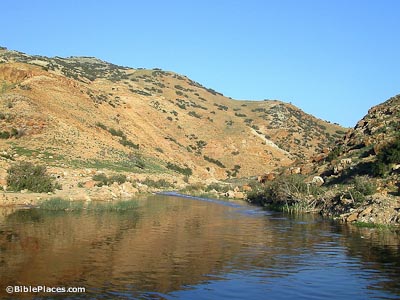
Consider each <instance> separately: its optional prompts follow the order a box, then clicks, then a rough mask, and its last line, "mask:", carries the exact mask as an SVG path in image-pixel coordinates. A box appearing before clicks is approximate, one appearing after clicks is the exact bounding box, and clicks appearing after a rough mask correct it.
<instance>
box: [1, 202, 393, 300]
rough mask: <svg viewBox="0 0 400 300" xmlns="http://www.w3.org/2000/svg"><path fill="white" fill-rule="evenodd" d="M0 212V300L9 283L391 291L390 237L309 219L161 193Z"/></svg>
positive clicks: (236, 293)
mask: <svg viewBox="0 0 400 300" xmlns="http://www.w3.org/2000/svg"><path fill="white" fill-rule="evenodd" d="M1 213H2V215H1V216H2V217H1V218H0V282H1V287H0V288H1V290H0V296H3V297H5V296H6V294H5V292H4V288H3V286H7V285H15V284H24V285H27V284H29V285H47V286H85V287H86V288H87V289H88V290H89V292H90V293H91V294H92V295H93V293H94V294H96V298H98V299H101V298H104V299H109V298H116V297H120V298H128V299H129V298H131V299H133V298H141V299H143V298H146V299H164V298H165V299H170V298H171V297H177V298H182V299H184V298H193V297H195V298H202V297H203V298H207V297H208V298H210V296H211V297H212V298H213V299H225V298H226V297H230V298H231V299H232V298H237V299H240V298H243V297H245V298H246V297H247V298H249V297H250V298H255V297H260V296H262V295H264V296H265V293H266V292H268V293H269V295H273V296H274V297H272V298H276V299H277V298H290V293H291V292H293V293H294V292H296V297H297V298H302V296H303V297H304V298H307V297H308V296H310V295H314V297H316V298H323V297H329V296H330V295H332V293H333V294H334V295H338V293H339V294H340V293H343V296H351V297H353V298H352V299H361V298H359V297H358V296H360V295H361V296H362V297H363V298H366V297H365V296H366V295H367V298H368V295H370V294H369V293H371V291H377V293H378V294H376V295H378V296H382V295H384V296H386V297H388V296H390V295H400V284H399V277H400V274H399V261H400V257H399V256H400V255H399V252H400V250H399V236H398V233H396V232H391V233H390V232H387V231H379V230H371V229H359V228H355V227H349V226H346V225H340V224H337V223H334V222H329V221H324V220H321V219H320V218H319V217H317V216H314V215H303V216H299V217H289V216H285V215H282V214H276V213H268V212H263V211H262V210H260V209H258V208H252V207H248V206H247V207H246V206H238V205H232V204H230V205H221V203H213V202H210V201H208V202H205V201H193V200H191V199H182V198H177V197H167V196H154V197H150V198H149V199H148V200H146V201H143V202H141V206H140V208H139V209H138V210H137V211H131V212H128V213H122V214H121V213H112V212H111V213H110V212H108V213H93V212H86V211H83V212H76V213H74V212H69V213H65V212H58V213H49V212H42V211H38V210H29V211H5V210H2V211H1ZM285 286H286V288H285ZM239 287H240V288H239ZM390 292H391V293H392V294H390ZM275 293H276V294H275ZM381 293H383V294H381ZM19 296H21V295H19ZM24 296H32V295H24ZM45 296H46V295H45ZM52 297H54V295H53V296H52ZM70 297H72V298H74V297H75V298H76V299H78V298H85V297H87V298H92V296H90V294H81V295H79V294H76V295H72V296H70ZM72 298H71V299H72Z"/></svg>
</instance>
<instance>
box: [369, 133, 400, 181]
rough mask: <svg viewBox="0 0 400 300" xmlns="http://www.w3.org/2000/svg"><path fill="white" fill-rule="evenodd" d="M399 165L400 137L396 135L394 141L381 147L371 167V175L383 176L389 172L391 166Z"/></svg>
mask: <svg viewBox="0 0 400 300" xmlns="http://www.w3.org/2000/svg"><path fill="white" fill-rule="evenodd" d="M398 163H400V135H399V134H398V135H397V136H396V138H395V140H394V141H393V142H391V143H389V144H387V145H386V146H385V147H383V148H382V149H381V150H380V152H379V153H378V155H377V156H376V161H375V163H374V164H373V165H372V174H373V175H374V176H385V175H386V173H387V172H389V171H390V169H391V167H390V165H391V164H398Z"/></svg>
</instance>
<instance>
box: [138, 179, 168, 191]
mask: <svg viewBox="0 0 400 300" xmlns="http://www.w3.org/2000/svg"><path fill="white" fill-rule="evenodd" d="M141 183H142V184H145V185H147V186H150V187H155V188H157V189H160V188H169V187H171V186H172V184H170V183H169V182H168V181H166V180H165V179H159V180H153V179H149V178H146V179H145V180H144V181H142V182H141Z"/></svg>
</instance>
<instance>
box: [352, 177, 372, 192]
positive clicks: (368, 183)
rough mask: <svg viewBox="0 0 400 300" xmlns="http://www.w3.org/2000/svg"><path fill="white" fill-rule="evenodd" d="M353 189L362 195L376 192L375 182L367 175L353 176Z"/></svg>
mask: <svg viewBox="0 0 400 300" xmlns="http://www.w3.org/2000/svg"><path fill="white" fill-rule="evenodd" d="M354 189H355V190H356V191H357V192H359V193H361V194H362V195H364V196H368V195H372V194H375V193H376V189H377V187H376V184H375V183H374V182H373V181H372V179H371V178H369V177H368V176H356V177H354Z"/></svg>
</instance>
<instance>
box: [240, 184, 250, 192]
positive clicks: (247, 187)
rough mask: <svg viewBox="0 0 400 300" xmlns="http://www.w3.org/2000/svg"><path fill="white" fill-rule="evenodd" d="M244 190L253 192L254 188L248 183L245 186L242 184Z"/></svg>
mask: <svg viewBox="0 0 400 300" xmlns="http://www.w3.org/2000/svg"><path fill="white" fill-rule="evenodd" d="M242 190H243V191H245V192H251V191H252V188H251V186H249V185H248V184H245V185H244V186H242Z"/></svg>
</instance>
